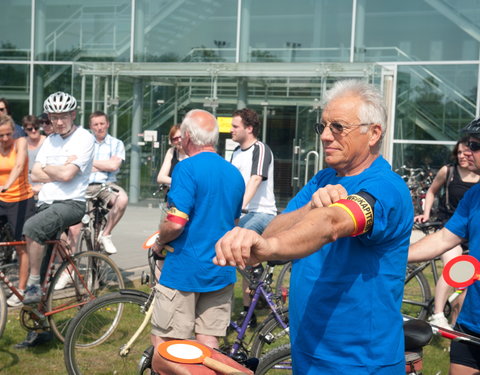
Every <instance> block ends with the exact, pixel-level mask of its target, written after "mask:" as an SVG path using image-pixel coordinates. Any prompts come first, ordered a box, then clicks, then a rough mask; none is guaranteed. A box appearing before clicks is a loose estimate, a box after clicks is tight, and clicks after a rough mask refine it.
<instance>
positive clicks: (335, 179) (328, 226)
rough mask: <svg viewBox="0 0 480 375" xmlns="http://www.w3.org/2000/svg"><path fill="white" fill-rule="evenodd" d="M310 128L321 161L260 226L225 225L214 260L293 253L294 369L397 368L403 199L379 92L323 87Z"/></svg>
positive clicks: (405, 217) (351, 85) (405, 239)
mask: <svg viewBox="0 0 480 375" xmlns="http://www.w3.org/2000/svg"><path fill="white" fill-rule="evenodd" d="M324 102H325V103H326V104H325V105H324V107H323V112H322V119H321V123H320V124H316V126H315V128H316V131H317V133H318V134H319V135H320V139H321V141H322V144H323V149H324V152H325V161H326V163H327V164H328V165H329V167H330V168H327V169H324V170H322V171H320V172H318V173H317V175H315V176H314V177H313V178H312V179H311V180H310V182H309V183H308V184H307V185H306V186H305V187H304V188H303V189H302V190H301V191H300V192H299V193H298V194H297V195H296V196H295V198H293V200H292V201H291V202H290V203H289V204H288V206H287V208H286V210H285V211H284V213H283V214H282V215H279V216H277V217H276V218H275V219H274V220H273V221H272V222H271V223H270V225H269V226H268V227H267V228H266V230H265V232H264V233H263V236H259V235H258V234H257V233H255V232H253V231H250V230H247V229H243V228H234V229H233V230H232V231H230V232H229V233H227V235H225V236H224V237H223V238H222V239H221V240H220V241H219V242H218V243H217V245H216V252H217V256H216V258H215V259H214V262H215V263H216V264H220V265H230V266H232V265H237V266H240V267H244V266H245V264H255V263H257V262H260V261H264V260H274V259H275V260H281V259H294V261H293V267H292V275H291V279H290V303H289V314H290V340H291V344H292V345H291V347H292V361H293V368H294V373H295V374H298V375H317V374H328V375H331V374H341V375H344V374H381V375H386V374H399V375H400V374H404V373H405V359H404V338H403V319H402V315H401V314H400V307H401V304H402V295H403V283H404V279H405V269H406V264H407V250H408V244H409V240H410V232H411V228H412V223H413V207H412V202H411V198H410V194H409V191H408V188H407V186H406V185H405V183H404V182H403V180H402V179H401V178H400V176H399V175H397V174H396V173H394V172H393V171H392V169H391V167H390V165H389V164H388V163H387V161H385V159H383V157H382V156H381V155H380V146H381V140H382V138H383V135H384V134H385V125H386V117H387V116H386V110H385V106H384V103H383V97H382V95H381V93H380V92H379V91H378V90H377V89H376V88H375V87H374V86H372V85H370V84H368V83H366V82H363V81H356V80H347V81H339V82H337V83H335V85H334V86H333V87H332V88H331V89H330V90H329V91H327V92H326V94H325V98H324Z"/></svg>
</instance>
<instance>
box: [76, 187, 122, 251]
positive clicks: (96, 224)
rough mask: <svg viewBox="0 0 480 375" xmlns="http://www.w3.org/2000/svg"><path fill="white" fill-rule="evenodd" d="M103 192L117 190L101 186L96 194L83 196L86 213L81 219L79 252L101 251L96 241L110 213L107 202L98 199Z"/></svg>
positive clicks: (100, 245) (100, 246)
mask: <svg viewBox="0 0 480 375" xmlns="http://www.w3.org/2000/svg"><path fill="white" fill-rule="evenodd" d="M105 191H108V192H117V193H118V190H117V189H115V188H114V187H112V186H109V185H106V184H101V187H100V189H99V190H98V191H97V192H96V193H94V194H93V195H87V196H85V198H86V212H85V215H84V216H83V218H82V224H83V225H82V229H81V230H80V235H79V237H78V238H79V239H78V241H77V244H78V246H77V248H78V251H79V252H81V251H102V250H103V247H102V244H101V243H100V242H99V241H98V239H99V237H100V233H101V232H102V231H103V229H104V228H105V225H106V224H107V214H108V212H109V211H110V209H109V208H108V202H105V201H104V200H103V199H101V198H100V195H101V194H102V193H103V192H105Z"/></svg>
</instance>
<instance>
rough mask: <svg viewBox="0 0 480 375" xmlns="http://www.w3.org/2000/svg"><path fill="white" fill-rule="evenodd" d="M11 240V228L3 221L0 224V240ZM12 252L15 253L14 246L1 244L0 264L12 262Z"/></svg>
mask: <svg viewBox="0 0 480 375" xmlns="http://www.w3.org/2000/svg"><path fill="white" fill-rule="evenodd" d="M5 220H6V219H5ZM11 241H13V228H12V226H11V225H10V224H9V223H7V222H3V224H2V225H1V226H0V242H11ZM13 254H15V246H2V247H1V248H0V266H4V265H7V264H11V263H13Z"/></svg>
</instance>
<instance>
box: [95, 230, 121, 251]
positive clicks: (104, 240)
mask: <svg viewBox="0 0 480 375" xmlns="http://www.w3.org/2000/svg"><path fill="white" fill-rule="evenodd" d="M98 242H100V243H101V244H102V246H103V249H104V250H105V251H106V252H107V253H109V254H116V253H117V248H116V247H115V245H114V244H113V242H112V235H109V236H104V235H103V232H102V233H100V236H98Z"/></svg>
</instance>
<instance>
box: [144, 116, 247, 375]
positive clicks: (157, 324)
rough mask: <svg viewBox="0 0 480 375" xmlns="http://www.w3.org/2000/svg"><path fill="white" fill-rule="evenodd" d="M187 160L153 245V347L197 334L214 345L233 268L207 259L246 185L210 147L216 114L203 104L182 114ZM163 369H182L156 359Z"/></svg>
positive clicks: (226, 312)
mask: <svg viewBox="0 0 480 375" xmlns="http://www.w3.org/2000/svg"><path fill="white" fill-rule="evenodd" d="M180 131H181V133H182V147H183V149H184V150H185V152H186V153H187V155H188V156H189V158H187V159H185V160H183V161H181V162H180V163H178V164H177V165H176V167H175V170H174V171H173V175H172V185H171V188H170V191H169V193H168V206H169V209H168V215H167V217H166V219H165V221H164V222H163V223H161V224H160V234H159V236H158V237H157V240H156V243H155V245H154V247H153V250H154V251H155V252H157V253H161V251H162V249H163V248H164V247H165V245H167V244H168V245H169V248H170V250H171V251H169V252H167V255H166V258H165V263H164V266H163V269H162V274H161V276H160V282H159V284H158V285H157V286H156V294H155V296H156V298H155V307H154V313H153V317H152V342H153V344H154V345H155V346H157V345H158V344H159V343H161V342H164V341H166V340H169V339H188V338H191V337H192V336H193V335H195V337H196V339H197V340H198V341H199V342H201V343H203V344H205V345H208V346H210V347H213V348H218V340H217V337H218V336H224V335H225V333H226V329H227V327H228V324H229V322H230V312H231V311H230V310H231V299H232V296H233V284H234V283H235V281H236V275H235V268H234V267H219V266H216V265H214V264H213V263H212V258H213V257H214V256H215V243H216V242H217V241H218V239H219V238H220V237H222V236H223V235H224V234H225V233H226V232H227V231H229V230H231V229H232V228H233V227H234V225H235V220H236V219H238V218H239V217H240V213H241V208H242V199H243V194H244V191H245V183H244V182H243V178H242V175H241V174H240V172H239V171H238V170H237V169H236V168H235V167H234V166H233V165H231V164H230V163H228V162H227V161H226V160H225V159H223V158H222V157H220V156H219V155H218V154H217V153H216V152H215V145H216V143H217V140H218V124H217V120H216V119H215V117H214V116H213V115H211V114H210V113H208V112H206V111H203V110H192V111H190V112H188V113H187V115H186V117H185V119H184V120H183V122H182V125H181V127H180ZM161 365H162V367H161V368H157V369H156V370H157V371H158V370H161V372H162V373H165V374H181V373H182V372H181V371H182V369H181V368H180V365H178V364H174V363H171V362H170V363H169V362H167V361H161Z"/></svg>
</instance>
